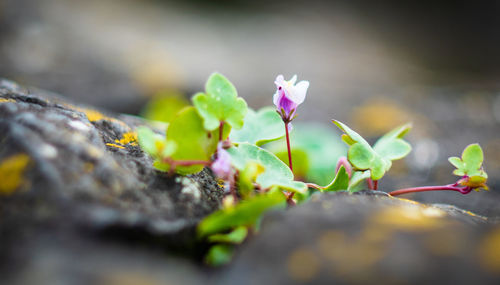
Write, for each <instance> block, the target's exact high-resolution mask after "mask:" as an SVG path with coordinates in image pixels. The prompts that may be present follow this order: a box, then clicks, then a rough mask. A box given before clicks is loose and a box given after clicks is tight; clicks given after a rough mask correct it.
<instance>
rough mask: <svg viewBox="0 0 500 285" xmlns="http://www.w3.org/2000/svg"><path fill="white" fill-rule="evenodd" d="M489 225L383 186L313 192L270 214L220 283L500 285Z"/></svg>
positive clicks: (497, 238)
mask: <svg viewBox="0 0 500 285" xmlns="http://www.w3.org/2000/svg"><path fill="white" fill-rule="evenodd" d="M492 224H495V219H492V218H487V217H483V216H478V215H475V214H473V213H471V212H467V211H463V210H460V209H458V208H456V207H453V206H450V205H440V204H435V205H430V204H429V205H425V204H419V203H417V202H414V201H411V200H406V199H398V198H392V197H390V196H388V195H387V194H385V193H383V192H375V193H374V192H371V193H366V192H365V193H359V194H354V195H350V194H348V193H345V192H338V193H329V194H321V195H315V196H313V197H312V199H311V200H310V201H308V202H306V203H304V204H302V205H299V206H297V207H295V208H293V209H291V210H289V211H287V212H286V213H276V214H274V215H271V216H269V217H268V218H267V219H266V220H265V222H264V224H263V226H262V231H261V232H260V234H259V235H257V236H256V237H255V238H254V239H253V240H251V241H249V242H248V244H246V245H244V246H243V247H242V248H241V249H240V252H239V254H238V255H237V257H236V259H235V261H234V263H233V264H232V265H231V266H230V267H228V268H227V269H226V270H225V271H224V272H223V273H222V274H221V278H220V279H219V280H218V282H217V284H304V283H308V284H499V282H500V258H499V256H500V226H498V225H497V226H494V225H493V226H492Z"/></svg>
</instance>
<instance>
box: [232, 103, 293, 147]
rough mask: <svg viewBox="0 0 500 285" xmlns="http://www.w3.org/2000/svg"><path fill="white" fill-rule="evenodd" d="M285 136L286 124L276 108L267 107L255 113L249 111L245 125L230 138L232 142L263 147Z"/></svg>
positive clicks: (234, 131)
mask: <svg viewBox="0 0 500 285" xmlns="http://www.w3.org/2000/svg"><path fill="white" fill-rule="evenodd" d="M284 136H285V124H284V123H283V120H282V119H281V117H280V115H278V113H276V109H275V108H271V107H265V108H262V109H260V110H259V111H258V112H255V111H254V110H252V109H248V112H247V114H246V116H245V124H244V125H243V128H241V129H240V130H233V131H232V132H231V135H230V136H229V137H230V139H231V141H232V142H234V143H236V144H238V143H244V142H246V143H250V144H255V145H258V146H260V145H263V144H265V143H268V142H271V141H275V140H277V139H280V138H282V137H284Z"/></svg>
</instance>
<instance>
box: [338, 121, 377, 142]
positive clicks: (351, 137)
mask: <svg viewBox="0 0 500 285" xmlns="http://www.w3.org/2000/svg"><path fill="white" fill-rule="evenodd" d="M332 122H333V123H334V124H335V125H337V127H339V128H340V129H341V130H342V131H343V132H344V133H345V135H346V136H344V137H343V138H342V140H343V141H344V142H346V143H347V144H348V145H353V144H354V143H360V144H362V145H366V146H370V144H369V143H368V142H367V141H366V140H365V139H364V138H363V137H362V136H361V135H360V134H358V133H356V132H355V131H353V130H352V129H351V128H349V127H348V126H347V125H345V124H343V123H342V122H340V121H336V120H332Z"/></svg>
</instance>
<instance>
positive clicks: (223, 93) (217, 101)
mask: <svg viewBox="0 0 500 285" xmlns="http://www.w3.org/2000/svg"><path fill="white" fill-rule="evenodd" d="M205 92H206V93H198V94H196V95H195V96H194V97H193V99H192V100H193V104H194V106H195V107H196V109H197V110H198V113H199V114H200V116H201V117H202V118H203V126H204V128H205V129H206V130H208V131H213V130H215V129H217V128H218V127H219V124H220V122H222V121H223V122H226V123H228V124H229V125H230V126H231V127H233V128H235V129H240V128H241V127H242V126H243V122H244V121H243V119H244V117H245V114H246V112H247V103H246V102H245V100H243V98H241V97H238V93H237V92H236V88H235V87H234V86H233V84H232V83H231V82H229V80H227V78H226V77H224V76H223V75H221V74H219V73H214V74H212V75H211V76H210V78H208V81H207V83H206V85H205Z"/></svg>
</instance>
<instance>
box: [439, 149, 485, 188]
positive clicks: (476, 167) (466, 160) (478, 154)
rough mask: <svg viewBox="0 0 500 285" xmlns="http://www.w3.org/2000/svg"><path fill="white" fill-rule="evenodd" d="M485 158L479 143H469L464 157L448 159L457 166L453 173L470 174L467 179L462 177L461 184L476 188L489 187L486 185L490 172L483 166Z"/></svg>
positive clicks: (463, 153) (463, 154) (459, 174)
mask: <svg viewBox="0 0 500 285" xmlns="http://www.w3.org/2000/svg"><path fill="white" fill-rule="evenodd" d="M483 160H484V154H483V150H482V149H481V146H479V144H470V145H468V146H467V147H466V148H465V149H464V151H463V152H462V159H460V158H458V157H450V158H448V161H450V163H451V164H453V166H455V167H456V168H457V169H455V170H454V171H453V174H455V175H457V176H468V177H467V178H466V179H461V184H462V185H464V186H469V187H471V188H474V189H476V188H477V189H479V188H484V189H488V186H487V185H486V180H487V179H488V174H487V173H486V172H485V171H484V170H483V168H482V164H483Z"/></svg>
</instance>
